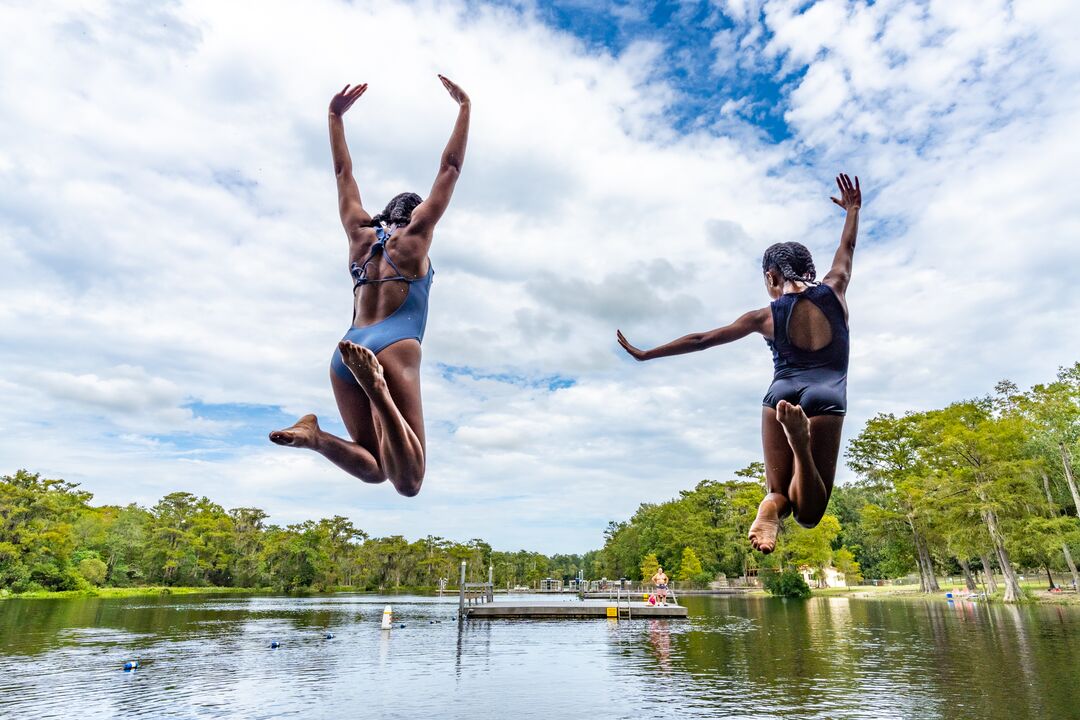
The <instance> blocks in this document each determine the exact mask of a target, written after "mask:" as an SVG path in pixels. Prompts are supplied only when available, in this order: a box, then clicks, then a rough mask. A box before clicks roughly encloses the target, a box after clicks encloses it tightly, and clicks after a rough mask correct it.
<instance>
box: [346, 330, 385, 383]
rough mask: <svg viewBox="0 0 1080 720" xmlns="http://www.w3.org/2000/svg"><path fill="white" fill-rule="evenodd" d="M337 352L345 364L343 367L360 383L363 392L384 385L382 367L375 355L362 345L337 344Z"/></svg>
mask: <svg viewBox="0 0 1080 720" xmlns="http://www.w3.org/2000/svg"><path fill="white" fill-rule="evenodd" d="M338 350H340V351H341V360H342V362H344V363H345V367H347V368H349V370H350V371H351V372H352V374H353V377H355V378H356V382H358V383H360V387H362V388H364V390H371V389H373V388H375V387H378V386H380V385H385V384H386V380H385V379H384V378H383V369H382V365H380V364H379V361H378V360H377V359H376V358H375V353H373V352H371V351H370V350H368V349H367V348H366V347H364V346H363V345H357V344H356V343H354V342H349V341H348V340H342V341H341V342H339V343H338Z"/></svg>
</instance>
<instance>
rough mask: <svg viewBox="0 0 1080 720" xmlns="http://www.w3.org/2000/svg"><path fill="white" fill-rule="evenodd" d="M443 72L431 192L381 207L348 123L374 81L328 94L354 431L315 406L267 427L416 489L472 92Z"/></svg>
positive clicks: (346, 398) (281, 439) (280, 438)
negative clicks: (348, 296)
mask: <svg viewBox="0 0 1080 720" xmlns="http://www.w3.org/2000/svg"><path fill="white" fill-rule="evenodd" d="M439 80H440V81H441V82H442V84H443V87H445V88H446V90H447V92H449V93H450V97H451V98H453V99H454V101H455V102H457V104H458V116H457V122H456V123H455V124H454V130H453V133H452V134H451V135H450V140H449V142H447V144H446V149H445V150H444V151H443V154H442V161H441V162H440V164H439V172H438V175H436V177H435V184H434V185H432V187H431V193H430V194H429V195H428V198H427V200H421V198H420V196H419V195H416V194H415V193H402V194H400V195H398V196H397V197H395V198H394V199H393V200H391V201H390V203H389V204H388V205H387V206H386V209H385V210H383V212H381V213H379V214H378V215H375V216H374V217H372V216H371V215H370V214H368V212H367V210H365V209H364V206H363V204H362V203H361V202H360V191H359V189H358V188H357V186H356V180H355V179H354V178H353V173H352V158H351V157H350V156H349V148H348V145H346V143H345V126H344V124H343V123H342V116H343V115H344V114H345V113H346V111H348V109H349V108H350V107H352V105H353V103H354V102H356V101H357V99H359V98H360V96H361V95H363V94H364V92H365V91H366V90H367V87H368V86H367V84H366V83H365V84H362V85H357V86H355V87H352V88H350V87H349V86H348V85H346V86H345V87H344V89H342V91H341V92H339V93H338V94H337V95H335V96H334V98H333V100H331V101H330V148H331V151H332V153H333V159H334V173H335V175H336V176H337V187H338V211H339V213H340V215H341V224H342V225H343V226H344V228H345V232H346V234H347V235H348V237H349V269H350V273H351V274H352V278H353V297H354V299H353V318H352V326H351V327H350V328H349V330H348V332H346V333H345V337H344V338H342V340H341V342H340V343H338V347H337V349H336V350H335V352H334V357H333V359H332V361H331V363H330V384H331V386H332V387H333V389H334V397H335V399H336V400H337V405H338V410H339V411H340V413H341V418H342V420H343V421H344V422H345V428H346V429H347V430H348V432H349V436H350V437H351V438H352V440H344V439H342V438H339V437H337V436H335V435H331V434H330V433H328V432H325V431H324V430H322V429H320V428H319V423H318V420H317V418H316V417H315V416H314V415H305V416H304V417H302V418H300V419H299V420H298V421H297V422H296V424H295V425H293V426H292V427H290V428H286V429H284V430H276V431H274V432H272V433H270V439H271V440H272V441H273V442H275V443H277V444H278V445H288V446H291V447H304V448H309V449H311V450H314V451H315V452H317V453H319V454H321V455H323V456H324V457H326V458H327V459H328V460H330V461H331V462H333V463H334V464H335V465H337V466H338V467H340V468H341V469H342V470H344V471H346V472H348V473H351V474H352V475H355V476H356V477H358V478H360V479H361V480H363V481H364V482H369V483H381V482H384V481H386V480H389V481H390V483H391V484H392V485H393V486H394V488H395V489H396V490H397V491H398V492H399V493H401V494H402V495H406V496H409V497H411V496H413V495H416V494H417V493H418V492H420V485H421V483H423V481H424V471H425V465H426V462H425V452H426V450H425V445H424V410H423V405H422V403H421V399H420V342H421V341H422V340H423V339H424V327H425V325H426V324H427V310H428V292H429V291H430V289H431V281H432V278H433V276H434V274H435V271H434V270H433V269H432V267H431V262H430V260H429V259H428V250H429V248H430V247H431V240H432V234H433V232H434V230H435V224H436V223H437V222H438V221H439V218H441V217H442V215H443V213H444V212H446V208H447V206H448V205H449V204H450V197H451V195H453V192H454V186H455V184H456V183H457V179H458V174H459V173H460V172H461V164H462V161H463V160H464V157H465V145H466V142H467V140H468V135H469V114H470V107H471V106H470V102H469V96H468V95H466V94H465V91H464V90H462V89H461V88H460V87H458V86H457V85H455V84H454V83H452V82H451V81H450V80H448V79H446V78H445V77H443V76H442V75H440V76H439Z"/></svg>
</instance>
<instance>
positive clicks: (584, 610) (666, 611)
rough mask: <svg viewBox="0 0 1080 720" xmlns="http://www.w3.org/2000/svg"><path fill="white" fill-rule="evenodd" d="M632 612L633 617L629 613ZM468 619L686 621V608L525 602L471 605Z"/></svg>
mask: <svg viewBox="0 0 1080 720" xmlns="http://www.w3.org/2000/svg"><path fill="white" fill-rule="evenodd" d="M627 609H629V613H627ZM464 615H465V617H466V618H502V619H508V618H521V619H581V618H608V617H609V618H612V619H622V620H626V619H627V618H628V617H629V619H631V620H633V619H635V618H685V617H688V613H687V611H686V608H684V607H683V606H682V605H650V604H649V603H646V602H631V603H627V602H626V600H625V599H624V600H623V601H622V602H621V603H619V604H616V603H615V602H614V601H612V602H596V601H589V600H586V601H580V602H573V601H563V602H558V601H552V602H544V601H521V602H514V601H513V600H508V601H503V600H499V601H498V602H489V603H483V604H480V605H471V606H469V607H467V608H465V610H464Z"/></svg>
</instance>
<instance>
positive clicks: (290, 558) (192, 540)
mask: <svg viewBox="0 0 1080 720" xmlns="http://www.w3.org/2000/svg"><path fill="white" fill-rule="evenodd" d="M90 499H91V495H90V493H88V492H84V491H81V490H78V489H77V486H76V485H74V484H72V483H67V482H64V481H63V480H49V479H44V478H42V477H41V476H40V475H36V474H32V473H28V472H26V471H23V470H20V471H19V472H17V473H15V474H14V475H10V476H0V589H10V590H14V591H16V592H22V591H26V590H80V589H88V588H90V587H92V586H101V585H105V586H111V587H125V586H132V585H145V584H153V585H166V586H170V585H171V586H209V587H273V588H276V589H279V590H286V591H292V590H309V589H310V590H327V589H331V588H336V587H350V588H357V589H370V590H375V589H395V588H407V587H408V588H434V587H437V586H438V585H439V583H440V581H441V580H445V581H446V583H447V585H448V586H449V587H453V586H455V585H456V583H457V580H458V573H459V568H460V564H461V561H462V560H464V561H466V562H467V564H468V566H467V567H468V578H467V579H468V581H469V582H478V581H481V580H486V579H487V577H488V566H489V565H491V566H492V569H493V571H494V580H495V582H496V584H498V585H501V586H506V585H510V586H514V585H525V586H535V585H536V584H537V583H538V582H539V581H540V580H542V579H544V578H547V577H553V578H558V579H561V580H564V581H567V580H570V579H572V578H574V577H576V576H577V574H578V571H579V570H584V572H585V574H586V575H587V576H589V577H595V576H596V573H597V572H598V571H599V568H600V562H599V559H598V558H599V552H598V551H593V552H589V553H586V554H584V555H554V556H552V557H548V556H546V555H542V554H540V553H536V552H529V551H526V550H519V551H517V552H498V551H494V550H492V548H491V546H490V545H488V544H487V543H486V542H484V541H483V540H480V539H474V540H470V541H469V542H467V543H457V542H453V541H450V540H445V539H443V538H440V537H435V536H428V537H426V538H423V539H421V540H417V541H415V542H409V541H408V540H406V539H405V538H403V537H401V536H400V535H395V536H391V537H385V538H369V537H368V535H367V533H365V532H364V531H363V530H361V529H359V528H357V527H355V526H354V525H353V524H352V522H351V521H350V520H349V519H348V518H345V517H341V516H340V515H339V516H335V517H332V518H328V519H322V520H318V521H314V520H309V521H307V522H302V523H297V524H294V525H289V526H287V527H284V528H282V527H278V526H276V525H267V524H266V520H267V514H266V513H265V512H264V511H263V510H260V509H259V508H235V509H232V510H228V511H226V510H225V509H224V508H222V507H221V506H220V505H218V504H217V503H214V502H212V501H211V500H209V499H208V498H205V497H196V496H195V495H192V494H191V493H185V492H175V493H170V494H168V495H166V496H165V497H163V498H162V499H161V500H160V501H159V502H158V503H157V504H155V505H154V506H153V507H152V508H150V509H146V508H142V507H139V506H138V505H128V506H127V507H117V506H111V505H106V506H101V507H93V506H91V505H89V501H90Z"/></svg>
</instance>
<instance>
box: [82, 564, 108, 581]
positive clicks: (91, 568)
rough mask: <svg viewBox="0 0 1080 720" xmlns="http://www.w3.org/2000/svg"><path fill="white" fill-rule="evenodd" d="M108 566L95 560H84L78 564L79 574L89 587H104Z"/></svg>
mask: <svg viewBox="0 0 1080 720" xmlns="http://www.w3.org/2000/svg"><path fill="white" fill-rule="evenodd" d="M108 572H109V566H108V565H106V564H105V563H103V562H102V561H101V560H98V559H97V558H86V559H85V560H82V561H81V562H79V574H80V575H82V576H83V577H84V578H85V579H86V581H87V582H88V583H90V584H91V585H104V584H105V578H106V577H107V576H108Z"/></svg>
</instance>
